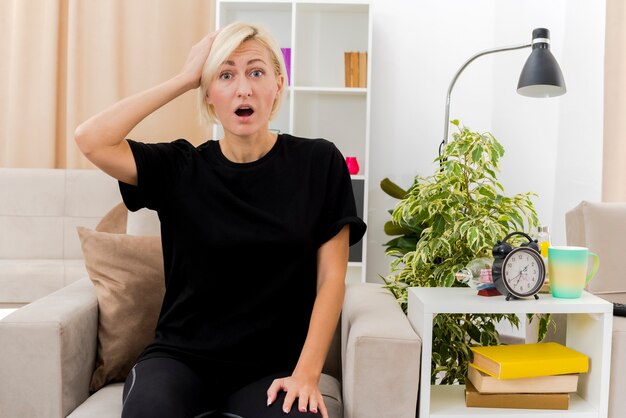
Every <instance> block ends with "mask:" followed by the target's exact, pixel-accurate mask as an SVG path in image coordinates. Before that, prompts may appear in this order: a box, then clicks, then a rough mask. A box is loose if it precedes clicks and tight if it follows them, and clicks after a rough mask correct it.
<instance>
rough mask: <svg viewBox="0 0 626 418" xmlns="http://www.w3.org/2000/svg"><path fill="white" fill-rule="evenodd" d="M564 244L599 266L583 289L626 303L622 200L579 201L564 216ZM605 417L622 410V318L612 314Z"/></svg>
mask: <svg viewBox="0 0 626 418" xmlns="http://www.w3.org/2000/svg"><path fill="white" fill-rule="evenodd" d="M565 220H566V231H567V244H568V245H575V246H581V247H588V248H589V249H590V250H591V251H593V252H595V253H596V254H598V256H599V257H600V268H599V269H598V273H597V274H596V277H595V278H593V280H591V282H589V285H588V286H587V290H588V291H589V292H591V293H594V294H596V295H598V296H600V297H602V298H604V299H607V300H609V301H611V302H621V303H626V272H625V271H624V259H625V256H626V203H593V202H586V201H583V202H581V203H580V204H579V205H578V206H576V207H575V208H573V209H572V210H570V211H569V212H567V214H566V216H565ZM612 337H613V342H612V346H611V380H610V386H609V387H610V389H609V417H611V418H621V417H624V414H625V412H624V411H626V397H624V395H623V394H624V388H625V387H626V318H624V317H617V316H616V317H613V336H612Z"/></svg>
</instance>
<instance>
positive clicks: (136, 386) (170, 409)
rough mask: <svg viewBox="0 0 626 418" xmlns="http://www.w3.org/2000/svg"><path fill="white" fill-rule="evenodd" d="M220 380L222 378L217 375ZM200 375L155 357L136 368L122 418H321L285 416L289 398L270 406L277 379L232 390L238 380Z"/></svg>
mask: <svg viewBox="0 0 626 418" xmlns="http://www.w3.org/2000/svg"><path fill="white" fill-rule="evenodd" d="M218 375H219V373H218ZM218 375H209V374H207V373H198V371H197V370H194V369H193V368H191V367H189V366H188V365H186V364H185V363H183V362H180V361H177V360H174V359H170V358H151V359H146V360H143V361H141V362H139V363H137V364H136V365H135V367H134V368H133V369H132V371H131V372H130V373H129V375H128V377H127V378H126V383H125V384H124V395H123V402H124V409H123V411H122V418H138V417H146V418H148V417H149V418H161V417H162V418H187V417H188V418H194V417H198V418H199V417H207V418H209V417H210V418H218V417H229V418H278V417H281V418H282V417H285V416H294V417H321V414H320V413H319V412H318V413H316V414H314V413H311V412H304V413H303V412H300V411H298V401H297V399H296V401H295V402H294V403H293V406H292V408H291V412H290V413H289V414H285V413H284V412H283V411H282V405H283V401H284V399H285V393H284V392H279V394H278V398H277V399H276V400H275V401H274V403H273V404H272V405H270V406H267V389H268V388H269V387H270V385H271V383H272V381H273V380H274V379H275V378H277V377H285V376H286V374H277V375H271V376H267V377H264V378H262V379H260V380H256V381H254V382H252V383H250V384H248V385H246V386H244V387H242V388H237V389H233V388H235V387H236V385H234V384H233V382H234V381H235V379H236V378H237V376H234V375H232V376H218Z"/></svg>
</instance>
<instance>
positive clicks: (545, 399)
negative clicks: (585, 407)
mask: <svg viewBox="0 0 626 418" xmlns="http://www.w3.org/2000/svg"><path fill="white" fill-rule="evenodd" d="M569 397H570V395H569V393H480V392H478V391H477V390H476V388H475V387H474V386H473V385H472V383H471V382H469V381H466V382H465V406H468V407H480V408H515V409H568V408H569Z"/></svg>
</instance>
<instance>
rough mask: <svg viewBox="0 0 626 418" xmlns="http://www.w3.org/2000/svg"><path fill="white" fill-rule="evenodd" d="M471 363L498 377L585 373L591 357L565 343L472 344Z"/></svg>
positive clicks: (513, 377) (514, 377)
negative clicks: (472, 354)
mask: <svg viewBox="0 0 626 418" xmlns="http://www.w3.org/2000/svg"><path fill="white" fill-rule="evenodd" d="M471 350H472V352H473V353H474V361H473V362H472V366H473V367H474V368H476V369H478V370H480V371H482V372H484V373H486V374H488V375H490V376H493V377H495V378H497V379H516V378H521V377H535V376H550V375H559V374H572V373H585V372H587V370H589V358H588V357H587V356H586V355H584V354H582V353H580V352H578V351H576V350H572V349H571V348H568V347H565V346H564V345H562V344H559V343H554V342H549V343H536V344H511V345H494V346H489V347H471Z"/></svg>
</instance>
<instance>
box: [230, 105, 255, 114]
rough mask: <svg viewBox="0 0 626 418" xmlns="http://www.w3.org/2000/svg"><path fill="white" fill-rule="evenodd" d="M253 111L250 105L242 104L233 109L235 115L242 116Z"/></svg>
mask: <svg viewBox="0 0 626 418" xmlns="http://www.w3.org/2000/svg"><path fill="white" fill-rule="evenodd" d="M253 113H254V110H253V109H252V108H251V107H245V106H242V107H240V108H238V109H237V110H235V114H236V115H237V116H242V117H245V116H251V115H252V114H253Z"/></svg>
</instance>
